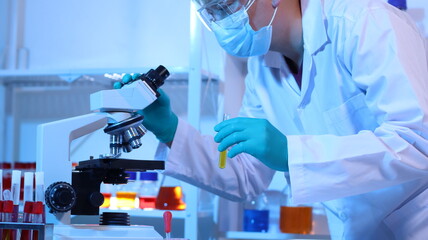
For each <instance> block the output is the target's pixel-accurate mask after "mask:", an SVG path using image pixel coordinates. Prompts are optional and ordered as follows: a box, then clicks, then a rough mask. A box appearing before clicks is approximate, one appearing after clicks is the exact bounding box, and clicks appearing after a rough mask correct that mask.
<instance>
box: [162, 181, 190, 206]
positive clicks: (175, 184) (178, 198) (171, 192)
mask: <svg viewBox="0 0 428 240" xmlns="http://www.w3.org/2000/svg"><path fill="white" fill-rule="evenodd" d="M155 207H156V209H161V210H185V209H186V203H185V202H184V194H183V189H182V188H181V185H180V182H179V181H178V180H176V179H174V178H172V177H168V176H164V177H163V179H162V183H161V187H160V188H159V192H158V196H157V197H156V203H155Z"/></svg>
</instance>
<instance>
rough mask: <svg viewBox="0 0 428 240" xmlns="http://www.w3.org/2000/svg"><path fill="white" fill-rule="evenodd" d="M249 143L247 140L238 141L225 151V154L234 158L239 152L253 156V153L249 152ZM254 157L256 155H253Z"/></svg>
mask: <svg viewBox="0 0 428 240" xmlns="http://www.w3.org/2000/svg"><path fill="white" fill-rule="evenodd" d="M250 146H251V144H250V142H249V141H243V142H240V143H238V144H236V145H234V146H233V147H231V148H230V150H229V152H228V153H227V156H228V157H229V158H234V157H235V156H236V155H238V154H240V153H248V154H250V155H252V156H254V154H253V153H252V152H251V147H250ZM254 157H256V156H254Z"/></svg>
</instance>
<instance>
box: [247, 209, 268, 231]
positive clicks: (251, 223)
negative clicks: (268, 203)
mask: <svg viewBox="0 0 428 240" xmlns="http://www.w3.org/2000/svg"><path fill="white" fill-rule="evenodd" d="M268 230H269V210H255V209H244V231H246V232H267V231H268Z"/></svg>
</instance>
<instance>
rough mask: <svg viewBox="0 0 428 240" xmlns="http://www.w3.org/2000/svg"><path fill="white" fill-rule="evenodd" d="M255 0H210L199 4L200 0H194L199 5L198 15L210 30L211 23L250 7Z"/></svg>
mask: <svg viewBox="0 0 428 240" xmlns="http://www.w3.org/2000/svg"><path fill="white" fill-rule="evenodd" d="M254 1H255V0H220V1H210V2H208V3H206V4H201V2H204V1H201V0H199V1H198V0H194V2H195V3H196V5H197V6H198V7H199V9H198V10H197V11H198V16H199V18H200V19H201V21H202V23H203V24H204V25H205V26H206V27H207V28H208V29H209V30H211V24H212V23H213V22H217V21H220V20H223V19H225V18H226V17H228V16H230V15H232V14H234V13H236V12H237V11H239V10H241V9H242V8H244V10H247V9H248V8H250V7H251V5H252V4H253V3H254Z"/></svg>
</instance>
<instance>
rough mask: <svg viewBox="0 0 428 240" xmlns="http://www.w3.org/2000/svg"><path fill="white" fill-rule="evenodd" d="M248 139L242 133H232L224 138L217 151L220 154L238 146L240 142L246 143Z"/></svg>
mask: <svg viewBox="0 0 428 240" xmlns="http://www.w3.org/2000/svg"><path fill="white" fill-rule="evenodd" d="M247 139H248V135H247V134H244V133H243V132H234V133H232V134H230V135H228V136H226V137H225V138H223V140H222V141H221V142H220V144H219V145H218V147H217V149H218V150H219V151H220V152H222V151H224V150H226V149H227V148H229V147H230V146H232V145H235V144H238V143H240V142H243V141H246V140H247Z"/></svg>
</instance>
